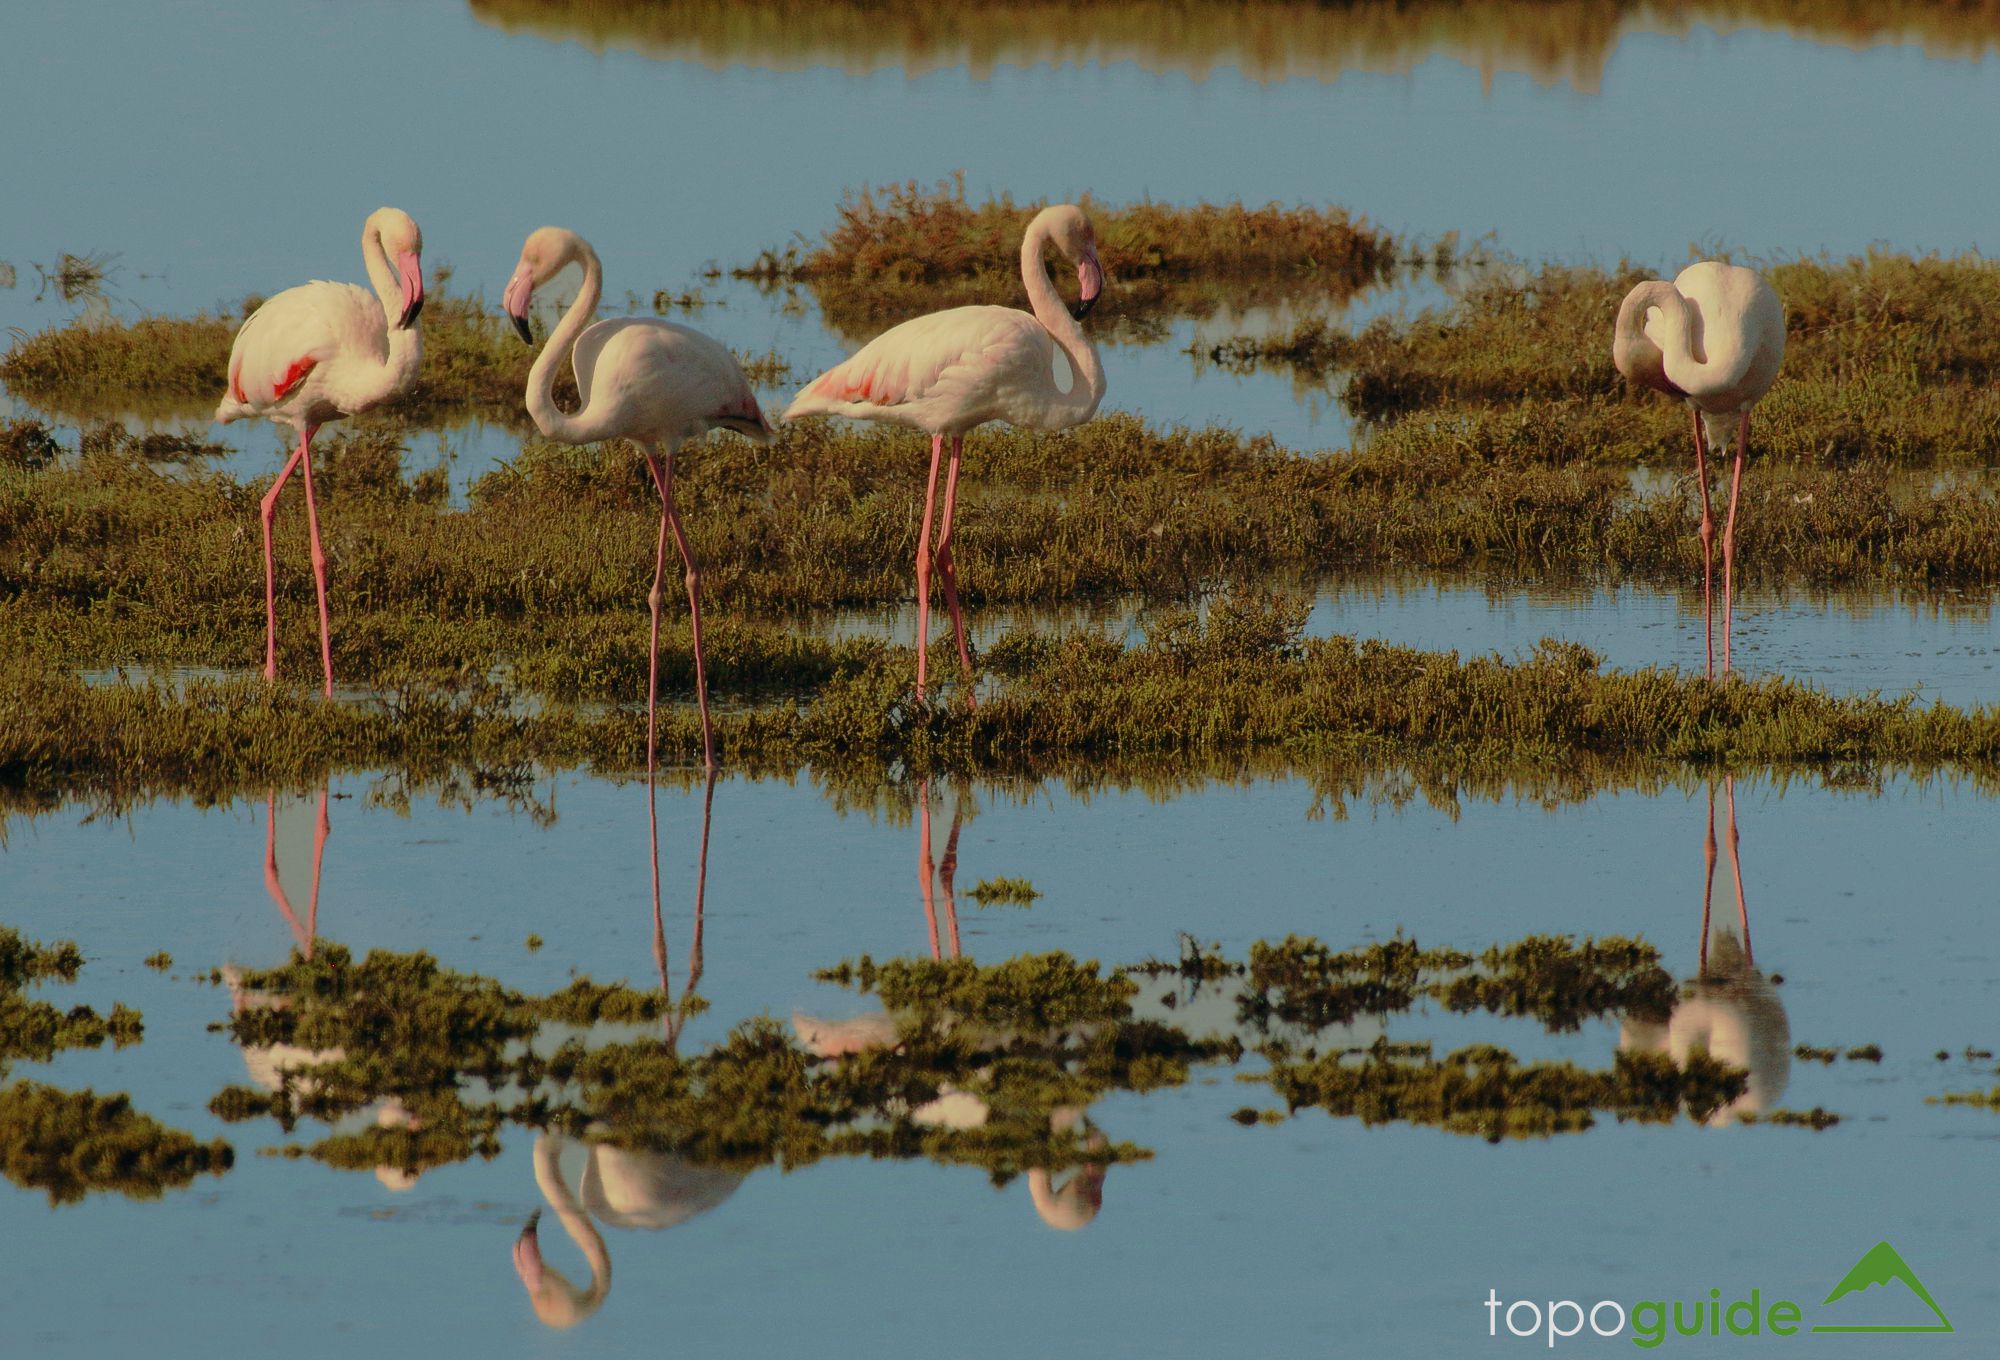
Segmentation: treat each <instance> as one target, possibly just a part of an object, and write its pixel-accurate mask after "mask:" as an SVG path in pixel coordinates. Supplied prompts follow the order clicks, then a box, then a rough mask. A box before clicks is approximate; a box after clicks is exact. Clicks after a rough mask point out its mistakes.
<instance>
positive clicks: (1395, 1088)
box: [1243, 1044, 1747, 1143]
mask: <svg viewBox="0 0 2000 1360" xmlns="http://www.w3.org/2000/svg"><path fill="white" fill-rule="evenodd" d="M1243 1080H1246V1081H1248V1080H1257V1081H1268V1082H1269V1083H1270V1085H1271V1086H1272V1088H1273V1089H1275V1090H1276V1091H1277V1093H1278V1094H1279V1095H1280V1096H1281V1097H1283V1098H1284V1100H1285V1101H1286V1103H1287V1104H1288V1105H1289V1106H1290V1108H1291V1109H1292V1110H1293V1111H1294V1112H1297V1111H1298V1110H1301V1109H1305V1108H1308V1107H1312V1108H1318V1109H1322V1110H1325V1111H1326V1112H1327V1113H1328V1114H1331V1115H1333V1116H1335V1117H1336V1118H1352V1119H1359V1120H1360V1121H1361V1122H1362V1123H1364V1124H1366V1125H1369V1126H1370V1127H1374V1126H1377V1125H1382V1124H1392V1123H1410V1124H1419V1125H1426V1126H1430V1127H1435V1128H1440V1129H1443V1130H1445V1131H1446V1132H1449V1133H1460V1134H1468V1135H1475V1136H1478V1137H1481V1138H1485V1139H1487V1140H1488V1141H1489V1142H1495V1143H1497V1142H1499V1141H1501V1140H1502V1139H1504V1138H1546V1137H1549V1136H1550V1135H1553V1134H1558V1133H1578V1132H1581V1131H1583V1130H1584V1129H1588V1128H1591V1127H1592V1126H1593V1125H1594V1124H1595V1123H1596V1119H1597V1116H1598V1115H1600V1114H1609V1115H1611V1116H1613V1117H1615V1118H1616V1119H1617V1120H1619V1122H1621V1123H1622V1122H1624V1121H1626V1120H1638V1121H1641V1122H1644V1123H1655V1124H1659V1123H1670V1122H1672V1121H1673V1120H1674V1119H1675V1118H1677V1117H1678V1116H1679V1114H1680V1112H1681V1111H1682V1109H1684V1108H1685V1109H1686V1111H1687V1112H1688V1114H1689V1115H1690V1116H1691V1117H1692V1118H1694V1119H1695V1120H1696V1121H1697V1122H1704V1121H1706V1120H1707V1119H1708V1118H1709V1116H1710V1115H1712V1114H1713V1113H1714V1112H1715V1111H1716V1110H1719V1109H1721V1108H1722V1107H1723V1106H1725V1105H1727V1104H1728V1103H1729V1102H1730V1101H1732V1100H1735V1099H1736V1098H1738V1097H1739V1096H1741V1095H1742V1094H1743V1091H1744V1090H1745V1087H1746V1084H1747V1078H1746V1076H1745V1074H1744V1073H1743V1071H1742V1070H1741V1069H1738V1068H1733V1067H1729V1066H1727V1065H1726V1064H1723V1063H1721V1062H1717V1061H1716V1060H1714V1059H1712V1058H1710V1057H1709V1056H1708V1055H1707V1054H1706V1053H1695V1054H1692V1055H1690V1057H1689V1058H1688V1060H1687V1062H1686V1064H1685V1065H1677V1064H1676V1063H1675V1062H1674V1061H1673V1059H1671V1058H1669V1057H1667V1056H1665V1055H1663V1054H1657V1053H1620V1054H1618V1055H1617V1056H1616V1058H1615V1059H1613V1062H1612V1066H1611V1067H1610V1069H1609V1070H1601V1071H1598V1070H1590V1069H1585V1068H1579V1067H1577V1066H1576V1065H1575V1064H1573V1063H1566V1062H1564V1063H1555V1062H1537V1063H1529V1064H1525V1065H1524V1064H1522V1063H1520V1062H1519V1061H1518V1060H1517V1059H1516V1058H1515V1057H1514V1055H1513V1054H1511V1053H1509V1052H1507V1051H1506V1050H1505V1049H1501V1048H1496V1047H1494V1046H1492V1045H1490V1044H1480V1045H1475V1046H1472V1047H1469V1048H1463V1049H1459V1050H1458V1051H1456V1052H1454V1053H1452V1054H1450V1055H1448V1056H1447V1057H1445V1058H1444V1059H1443V1060H1442V1061H1439V1060H1438V1059H1435V1058H1433V1057H1432V1056H1431V1055H1430V1053H1429V1051H1428V1048H1427V1047H1426V1049H1425V1051H1424V1052H1423V1053H1422V1054H1421V1055H1419V1056H1414V1057H1412V1056H1408V1055H1406V1054H1401V1053H1393V1052H1388V1051H1383V1050H1381V1049H1379V1048H1378V1049H1371V1050H1369V1051H1367V1052H1366V1053H1365V1054H1363V1055H1362V1056H1361V1057H1360V1059H1359V1061H1356V1060H1354V1059H1353V1058H1352V1057H1351V1055H1347V1054H1339V1053H1335V1054H1327V1055H1325V1056H1313V1057H1304V1058H1292V1057H1288V1056H1286V1055H1284V1054H1282V1053H1280V1054H1278V1055H1277V1056H1274V1058H1273V1061H1272V1064H1271V1070H1270V1072H1269V1073H1268V1074H1267V1075H1265V1076H1259V1077H1254V1078H1253V1077H1248V1076H1246V1077H1244V1078H1243Z"/></svg>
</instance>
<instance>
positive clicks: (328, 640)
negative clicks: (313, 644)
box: [299, 432, 333, 699]
mask: <svg viewBox="0 0 2000 1360" xmlns="http://www.w3.org/2000/svg"><path fill="white" fill-rule="evenodd" d="M311 440H312V435H311V433H310V432H308V433H307V436H306V439H305V440H304V441H303V442H301V444H300V445H299V452H300V453H302V454H304V455H305V457H304V458H303V459H302V460H301V463H302V465H303V467H304V469H305V476H306V529H307V531H308V532H309V533H310V534H311V535H312V564H313V589H314V591H315V592H317V593H318V595H319V664H320V668H321V670H323V671H324V672H325V673H326V697H327V698H329V699H331V698H332V697H333V624H332V622H331V621H330V620H329V618H328V616H327V612H326V549H324V548H322V547H321V546H320V541H319V503H318V502H317V501H316V500H315V499H314V497H313V456H312V442H311Z"/></svg>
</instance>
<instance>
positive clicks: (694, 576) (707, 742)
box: [646, 449, 716, 775]
mask: <svg viewBox="0 0 2000 1360" xmlns="http://www.w3.org/2000/svg"><path fill="white" fill-rule="evenodd" d="M646 463H647V466H649V467H650V468H652V470H653V485H655V486H657V487H658V488H659V489H660V508H661V512H662V513H663V514H664V515H665V516H666V523H667V527H668V528H670V529H672V530H673V534H674V546H675V547H677V548H679V549H680V553H681V565H682V566H683V567H685V568H686V569H687V574H686V576H685V577H684V578H683V579H684V580H685V581H686V582H687V592H688V633H689V634H690V636H691V637H692V638H693V639H694V694H695V702H696V703H698V704H699V705H700V706H701V758H702V763H703V764H704V765H705V766H706V767H707V769H708V772H709V773H710V774H711V775H712V774H714V773H715V768H716V767H715V727H714V725H713V724H712V723H711V722H710V721H709V717H708V662H707V660H706V658H704V657H703V655H702V650H701V566H700V564H699V563H697V562H696V561H695V560H694V548H693V546H692V545H690V544H689V543H688V536H687V529H686V528H685V527H684V526H683V525H682V524H681V515H680V511H679V510H677V509H675V508H674V451H673V450H672V449H668V450H667V457H666V464H665V467H664V469H663V468H662V466H661V462H660V459H659V458H658V457H657V456H656V455H654V454H652V453H650V452H649V453H648V454H647V455H646ZM664 566H665V548H664V547H662V549H661V558H660V562H659V564H658V565H656V566H655V568H654V571H653V683H654V687H655V693H654V697H650V698H648V700H647V702H646V730H647V733H648V735H647V738H646V747H647V754H646V760H647V763H648V764H649V765H650V764H651V762H652V758H653V757H652V745H653V739H652V736H651V732H652V728H653V716H652V715H653V705H654V703H655V702H656V699H657V694H658V684H659V671H660V605H659V597H660V586H659V576H660V569H661V568H662V567H664Z"/></svg>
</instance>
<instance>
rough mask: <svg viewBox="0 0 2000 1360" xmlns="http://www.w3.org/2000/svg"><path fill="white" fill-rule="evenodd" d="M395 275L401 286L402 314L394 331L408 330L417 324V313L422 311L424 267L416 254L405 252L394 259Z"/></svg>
mask: <svg viewBox="0 0 2000 1360" xmlns="http://www.w3.org/2000/svg"><path fill="white" fill-rule="evenodd" d="M396 274H397V276H398V277H399V278H400V279H401V280H402V284H403V314H402V316H401V317H399V318H397V321H396V329H398V330H404V331H406V330H408V329H409V328H410V327H411V326H414V325H415V324H416V322H417V313H419V312H421V311H423V309H424V267H423V265H422V264H421V263H420V262H419V261H418V260H417V252H415V251H414V250H406V251H404V252H403V253H402V254H401V255H398V256H397V257H396Z"/></svg>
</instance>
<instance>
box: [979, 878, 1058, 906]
mask: <svg viewBox="0 0 2000 1360" xmlns="http://www.w3.org/2000/svg"><path fill="white" fill-rule="evenodd" d="M1041 895H1042V894H1041V893H1040V891H1038V890H1037V889H1036V887H1035V885H1034V884H1033V883H1030V882H1029V881H1028V880H1027V879H1025V878H1007V877H1005V876H1001V877H996V878H988V879H982V880H981V881H979V882H978V883H975V884H973V885H972V892H971V897H972V900H973V901H975V902H977V903H978V904H979V905H980V906H982V907H991V906H998V905H1003V904H1004V905H1006V906H1011V907H1026V906H1031V905H1033V904H1034V901H1035V899H1036V898H1038V897H1040V896H1041Z"/></svg>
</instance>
